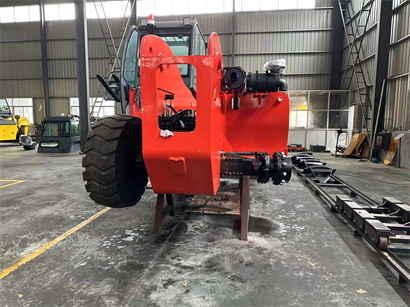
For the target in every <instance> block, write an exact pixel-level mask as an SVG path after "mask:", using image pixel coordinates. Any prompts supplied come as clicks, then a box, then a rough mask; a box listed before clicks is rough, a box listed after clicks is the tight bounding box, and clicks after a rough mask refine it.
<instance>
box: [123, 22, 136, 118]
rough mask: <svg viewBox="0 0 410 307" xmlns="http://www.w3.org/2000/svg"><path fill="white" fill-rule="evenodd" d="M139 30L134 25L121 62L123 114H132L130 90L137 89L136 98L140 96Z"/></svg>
mask: <svg viewBox="0 0 410 307" xmlns="http://www.w3.org/2000/svg"><path fill="white" fill-rule="evenodd" d="M139 36H140V35H139V32H138V28H137V27H136V26H132V27H131V29H130V31H129V33H128V36H127V40H126V44H125V46H124V51H123V54H122V62H121V75H120V83H121V85H120V86H121V106H122V112H123V114H130V107H129V105H130V90H131V89H132V90H135V91H136V95H135V99H140V98H139V96H140V95H139V94H138V93H139V85H138V84H137V68H138V64H139V63H138V62H139V47H140V46H139V45H140V40H139Z"/></svg>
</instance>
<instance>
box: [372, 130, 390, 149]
mask: <svg viewBox="0 0 410 307" xmlns="http://www.w3.org/2000/svg"><path fill="white" fill-rule="evenodd" d="M390 141H391V133H388V132H381V133H378V134H377V135H376V140H375V142H374V149H384V150H388V149H389V146H390Z"/></svg>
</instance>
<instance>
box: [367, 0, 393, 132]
mask: <svg viewBox="0 0 410 307" xmlns="http://www.w3.org/2000/svg"><path fill="white" fill-rule="evenodd" d="M377 2H378V3H377V7H378V8H379V9H378V12H377V20H378V26H377V34H376V44H375V46H376V65H375V70H374V92H373V99H372V100H373V101H372V105H373V114H372V127H373V129H372V132H374V131H375V128H376V117H377V112H378V109H379V103H381V104H382V105H381V109H380V116H379V123H378V127H377V131H376V132H380V131H381V130H382V124H381V123H382V122H383V118H384V106H385V105H386V89H385V90H384V91H382V87H383V80H384V79H386V81H387V78H388V73H389V51H390V48H389V47H388V46H389V45H390V29H391V20H392V0H378V1H377ZM382 92H383V97H381V95H382Z"/></svg>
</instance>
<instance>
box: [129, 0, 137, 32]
mask: <svg viewBox="0 0 410 307" xmlns="http://www.w3.org/2000/svg"><path fill="white" fill-rule="evenodd" d="M128 2H129V3H128V5H129V7H130V8H131V18H130V26H136V25H137V6H138V3H137V0H135V5H134V7H133V6H132V4H133V3H134V0H128Z"/></svg>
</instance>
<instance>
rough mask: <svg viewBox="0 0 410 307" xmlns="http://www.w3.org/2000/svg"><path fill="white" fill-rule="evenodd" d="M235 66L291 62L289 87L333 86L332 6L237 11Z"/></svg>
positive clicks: (256, 67) (260, 66)
mask: <svg viewBox="0 0 410 307" xmlns="http://www.w3.org/2000/svg"><path fill="white" fill-rule="evenodd" d="M236 35H237V36H236V55H235V65H239V66H242V67H243V68H244V69H245V71H255V70H262V69H263V64H264V63H265V62H267V61H269V60H272V59H278V58H284V59H286V61H287V69H286V71H285V75H286V77H285V79H286V80H287V82H288V85H289V89H294V90H302V89H312V90H316V89H329V88H330V75H331V61H332V51H331V47H332V9H329V8H323V9H315V10H289V11H267V12H250V13H245V12H241V13H238V14H237V23H236Z"/></svg>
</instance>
